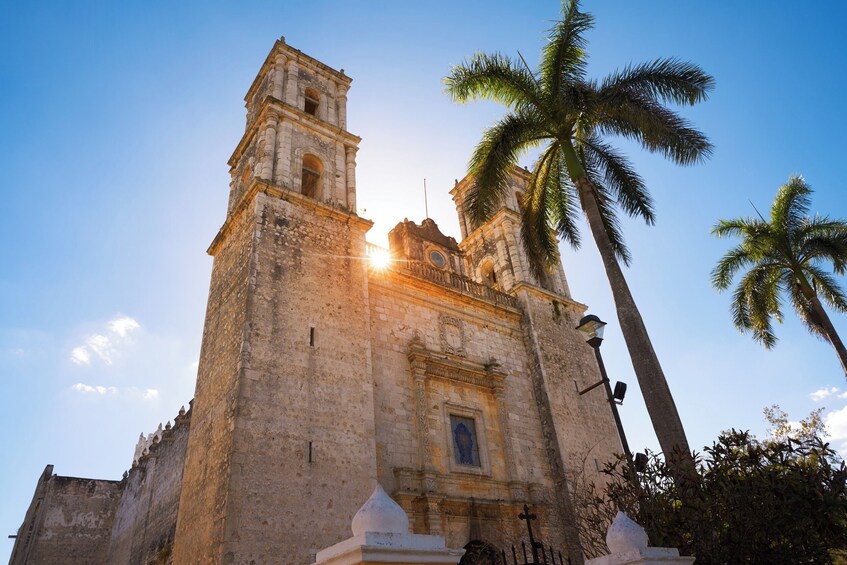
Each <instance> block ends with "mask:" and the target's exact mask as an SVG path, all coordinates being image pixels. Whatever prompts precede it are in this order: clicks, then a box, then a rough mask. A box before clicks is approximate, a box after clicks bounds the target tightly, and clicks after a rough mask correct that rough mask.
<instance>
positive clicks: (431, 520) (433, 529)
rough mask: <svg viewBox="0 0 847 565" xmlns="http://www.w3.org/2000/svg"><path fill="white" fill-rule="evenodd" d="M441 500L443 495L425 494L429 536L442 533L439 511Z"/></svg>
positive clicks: (442, 526)
mask: <svg viewBox="0 0 847 565" xmlns="http://www.w3.org/2000/svg"><path fill="white" fill-rule="evenodd" d="M443 502H444V497H443V496H433V495H432V494H427V495H426V522H427V526H429V535H431V536H440V535H442V534H443V533H444V524H442V512H441V504H442V503H443Z"/></svg>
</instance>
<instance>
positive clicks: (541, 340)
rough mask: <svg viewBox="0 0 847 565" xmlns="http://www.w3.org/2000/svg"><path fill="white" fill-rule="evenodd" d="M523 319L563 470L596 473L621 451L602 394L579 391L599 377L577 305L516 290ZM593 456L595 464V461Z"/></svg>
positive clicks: (595, 391)
mask: <svg viewBox="0 0 847 565" xmlns="http://www.w3.org/2000/svg"><path fill="white" fill-rule="evenodd" d="M519 298H520V299H521V304H522V307H523V310H524V312H525V319H526V321H527V322H528V327H527V331H528V335H529V339H530V342H531V344H532V346H533V347H534V349H535V350H536V351H537V369H538V370H539V371H540V375H541V377H542V379H543V382H544V385H545V389H546V393H547V395H548V396H549V399H550V405H551V408H552V415H553V420H554V422H555V426H556V431H557V432H558V434H557V435H558V441H559V448H560V450H561V452H562V455H563V458H564V464H565V467H566V469H567V470H568V472H576V471H581V470H582V469H583V468H584V469H585V471H586V472H587V473H589V474H596V469H597V466H600V467H602V465H603V463H605V462H606V461H608V460H609V459H610V457H611V454H613V453H620V452H621V444H620V441H619V439H618V434H617V429H616V428H615V423H614V420H613V418H612V413H611V409H610V408H609V404H608V401H607V400H606V396H605V394H604V393H603V390H602V389H595V390H593V391H591V392H589V393H587V394H585V395H582V396H580V395H579V394H578V392H577V388H579V390H582V389H584V388H586V387H588V386H590V385H592V384H594V383H596V382H597V381H599V380H600V378H601V377H600V371H599V368H598V367H597V361H596V359H595V358H594V351H593V350H592V349H591V347H590V346H589V345H588V344H586V343H585V340H584V339H583V337H582V335H581V334H580V333H579V332H577V331H576V329H575V328H576V326H577V325H578V324H579V320H580V318H581V316H582V315H583V311H582V307H580V306H579V305H576V304H574V303H573V302H568V301H564V300H561V299H558V298H557V297H556V296H554V295H550V294H547V293H544V292H542V291H539V290H535V289H529V288H525V289H523V290H522V291H521V292H520V293H519ZM595 459H596V460H597V464H595Z"/></svg>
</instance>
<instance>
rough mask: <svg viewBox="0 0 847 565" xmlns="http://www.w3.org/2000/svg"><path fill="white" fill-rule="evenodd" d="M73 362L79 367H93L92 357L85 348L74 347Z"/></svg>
mask: <svg viewBox="0 0 847 565" xmlns="http://www.w3.org/2000/svg"><path fill="white" fill-rule="evenodd" d="M71 361H73V362H74V363H76V364H77V365H91V355H90V354H89V353H88V350H87V349H86V348H85V347H82V346H81V347H74V349H73V351H71Z"/></svg>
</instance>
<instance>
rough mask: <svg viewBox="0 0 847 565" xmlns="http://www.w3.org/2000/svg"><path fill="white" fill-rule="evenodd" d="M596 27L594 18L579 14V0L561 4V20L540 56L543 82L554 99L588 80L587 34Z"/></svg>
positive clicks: (550, 33) (582, 13)
mask: <svg viewBox="0 0 847 565" xmlns="http://www.w3.org/2000/svg"><path fill="white" fill-rule="evenodd" d="M593 25H594V17H593V16H592V15H591V14H586V13H585V12H580V11H579V2H578V0H570V1H569V2H567V3H563V4H562V19H561V20H559V21H558V22H556V25H554V26H553V27H552V28H551V29H550V31H549V34H548V35H547V40H548V41H547V45H545V46H544V49H543V50H542V52H541V63H540V75H541V82H542V84H543V85H544V88H545V90H546V91H547V92H549V93H550V94H551V97H552V99H554V100H555V99H557V98H558V96H559V94H560V92H561V89H562V87H563V86H564V85H566V84H568V83H572V82H574V81H579V80H581V79H582V78H583V77H584V76H585V67H586V62H587V61H586V58H587V51H586V48H587V46H588V41H587V40H586V38H585V33H586V32H587V31H588V30H590V29H591V28H592V27H593Z"/></svg>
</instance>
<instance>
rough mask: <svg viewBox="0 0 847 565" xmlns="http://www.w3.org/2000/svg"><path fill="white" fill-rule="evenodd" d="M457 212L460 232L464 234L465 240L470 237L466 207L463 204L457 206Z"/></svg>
mask: <svg viewBox="0 0 847 565" xmlns="http://www.w3.org/2000/svg"><path fill="white" fill-rule="evenodd" d="M456 211H457V212H458V213H459V231H460V232H462V239H465V238H466V237H468V226H467V221H468V220H467V218H466V217H465V207H464V206H463V205H462V203H461V202H459V203H457V204H456Z"/></svg>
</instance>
